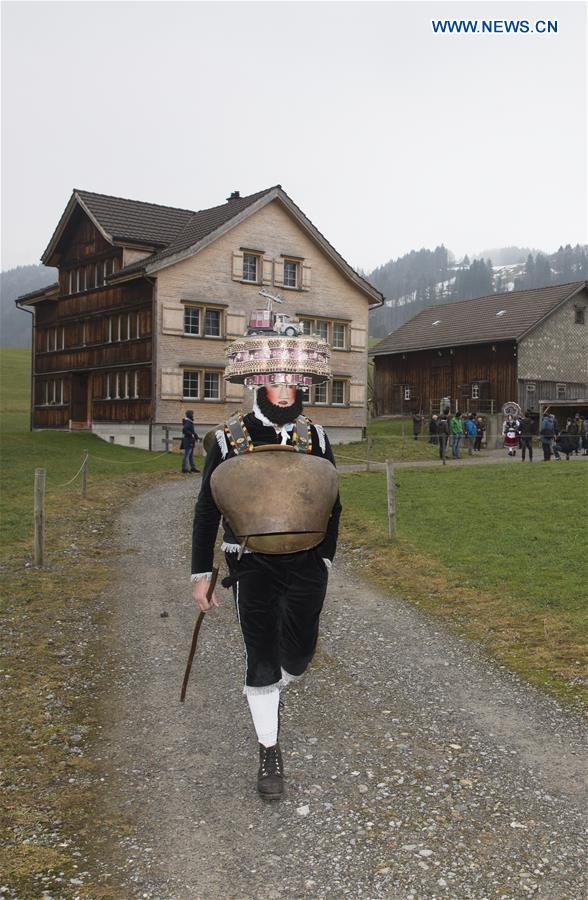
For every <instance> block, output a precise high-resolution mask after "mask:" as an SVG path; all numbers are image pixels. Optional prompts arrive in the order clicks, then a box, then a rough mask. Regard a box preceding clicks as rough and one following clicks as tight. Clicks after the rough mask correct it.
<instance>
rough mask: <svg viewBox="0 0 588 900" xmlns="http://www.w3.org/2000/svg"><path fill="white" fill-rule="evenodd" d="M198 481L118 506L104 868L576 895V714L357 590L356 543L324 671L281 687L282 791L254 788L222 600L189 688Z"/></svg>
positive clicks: (291, 884) (137, 885)
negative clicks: (119, 822)
mask: <svg viewBox="0 0 588 900" xmlns="http://www.w3.org/2000/svg"><path fill="white" fill-rule="evenodd" d="M198 486H199V481H198V479H194V480H192V479H190V480H189V481H186V482H184V481H181V482H180V481H178V482H173V483H168V484H164V485H161V486H158V487H156V488H154V489H152V490H150V491H149V492H148V493H146V494H144V495H143V496H142V497H141V498H140V499H139V500H137V501H135V502H134V503H133V505H132V506H131V507H130V508H129V509H128V510H127V511H126V512H125V514H124V515H123V516H122V518H121V520H120V536H119V537H120V543H121V545H122V546H123V547H126V548H128V552H125V555H124V556H122V557H121V559H120V561H119V563H118V565H117V581H116V584H115V585H113V587H112V589H111V590H110V591H109V594H108V596H107V597H106V598H105V599H106V601H107V603H108V604H110V605H111V606H112V608H113V620H112V629H113V640H114V643H113V646H112V665H113V683H112V697H111V698H110V700H109V705H108V709H109V710H110V712H109V715H110V717H111V718H112V724H111V726H110V727H109V729H108V733H105V734H104V737H103V738H102V739H101V742H100V744H101V745H100V748H99V749H100V750H101V751H102V753H101V755H102V756H103V758H104V759H106V760H107V773H106V777H107V780H108V782H109V784H110V788H109V789H108V794H109V805H110V806H111V807H112V811H113V812H114V813H116V814H117V815H118V814H121V813H122V814H123V815H124V816H126V817H128V819H129V820H130V821H131V822H133V823H134V824H135V828H134V830H133V831H132V832H131V834H130V836H129V837H128V838H125V839H123V840H122V842H121V843H120V845H119V848H118V851H117V853H116V854H115V858H114V859H111V860H109V861H108V866H106V864H104V881H105V882H108V881H109V874H110V875H111V876H116V878H117V880H121V879H122V881H123V883H124V885H125V893H124V896H125V898H126V897H128V898H131V897H133V898H134V897H143V898H158V900H217V898H218V900H220V898H223V900H224V898H229V900H233V898H234V900H254V898H255V900H279V898H287V900H294V898H343V897H352V898H373V900H376V898H403V900H404V898H406V900H435V898H457V900H462V898H463V900H465V898H478V900H482V898H505V900H506V898H508V900H510V898H513V900H515V898H516V900H518V898H524V897H542V898H557V900H580V898H584V897H585V896H586V893H585V891H586V883H585V881H584V880H583V866H584V862H585V859H584V857H583V855H582V854H583V849H582V848H583V845H582V843H581V834H582V831H583V830H584V828H585V825H586V822H585V820H583V809H582V808H583V806H584V800H585V794H584V788H585V781H584V779H585V773H586V771H587V767H586V761H587V760H586V753H585V747H586V740H585V738H586V729H585V726H584V725H583V724H582V723H581V722H580V721H579V720H577V719H575V718H574V717H573V716H572V715H571V714H569V713H567V712H565V711H563V710H562V709H561V708H560V707H559V706H558V704H557V703H556V702H555V701H554V700H551V699H549V698H546V697H544V696H543V695H541V694H540V693H539V692H537V691H535V690H534V689H532V688H530V687H528V686H526V685H525V684H523V683H521V682H520V681H519V680H518V679H517V678H516V677H514V676H512V675H511V674H509V673H508V672H506V671H504V670H501V669H500V668H499V667H498V666H497V665H495V664H494V663H491V662H489V661H488V660H487V659H485V658H484V656H483V654H482V653H481V652H479V651H478V650H477V648H476V646H475V645H472V644H470V643H468V642H466V641H464V640H461V639H459V638H457V637H455V636H452V635H450V634H448V633H446V632H445V631H443V630H442V629H441V627H439V626H438V625H436V624H435V623H432V622H431V621H430V620H427V619H426V618H425V617H424V616H423V615H422V614H421V613H420V612H419V611H418V610H415V609H413V608H411V607H410V606H408V605H407V604H405V603H404V602H403V601H402V600H401V599H399V598H397V597H391V596H387V595H384V594H382V593H378V592H377V591H376V590H374V589H372V588H371V587H369V586H367V584H366V582H365V581H364V580H363V579H362V577H361V568H362V557H361V553H355V554H352V553H349V554H347V556H346V557H345V558H344V554H343V553H341V555H340V556H339V557H338V559H337V561H336V565H335V567H334V569H333V572H332V574H331V584H330V586H329V594H328V598H327V604H326V610H325V613H324V617H323V630H322V640H321V644H320V649H319V653H318V654H317V657H316V661H315V663H314V664H313V670H312V671H311V673H310V675H309V677H308V679H307V680H306V681H305V682H302V684H301V685H299V686H297V687H295V688H293V689H290V691H289V692H288V694H286V695H285V699H286V713H285V717H284V720H283V735H282V745H283V749H284V758H285V766H286V774H287V777H288V782H287V795H286V799H285V800H284V801H283V802H282V803H281V804H277V805H276V804H273V805H272V804H264V803H263V801H261V800H259V799H258V797H257V794H256V791H255V775H256V768H257V762H256V754H257V745H256V741H255V737H254V733H253V730H252V726H251V724H250V721H249V717H248V712H247V707H246V704H245V700H244V698H243V696H242V694H241V686H242V680H243V672H244V663H243V654H242V643H241V638H240V635H239V632H238V629H237V626H236V617H235V613H234V609H233V606H232V603H231V601H230V597H229V593H228V592H223V595H224V601H225V602H224V603H223V604H222V606H221V609H220V610H219V611H217V612H215V613H211V614H209V616H208V617H207V619H206V621H205V623H204V626H203V629H202V632H201V637H200V645H199V648H198V651H197V655H196V659H195V662H194V668H193V671H192V680H191V682H190V685H189V688H188V697H187V701H186V703H185V705H184V706H182V705H181V704H180V703H179V701H178V698H179V690H180V685H181V680H182V675H183V668H184V664H185V660H186V655H187V652H188V647H189V643H190V636H191V631H192V627H193V624H194V620H195V611H194V608H193V606H192V604H191V601H190V599H189V595H190V589H189V586H188V573H189V532H190V528H191V516H192V506H193V500H194V495H195V493H196V491H197V489H198ZM162 612H166V613H168V615H167V616H166V617H161V613H162ZM105 731H106V729H105Z"/></svg>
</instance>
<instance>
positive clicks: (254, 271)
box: [243, 253, 261, 282]
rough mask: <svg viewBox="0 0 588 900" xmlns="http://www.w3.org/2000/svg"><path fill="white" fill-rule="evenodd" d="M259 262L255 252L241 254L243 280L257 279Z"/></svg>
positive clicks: (255, 280) (254, 280)
mask: <svg viewBox="0 0 588 900" xmlns="http://www.w3.org/2000/svg"><path fill="white" fill-rule="evenodd" d="M260 262H261V261H260V259H259V256H258V255H257V254H256V253H244V254H243V281H253V282H258V281H259V271H260V268H261V265H260Z"/></svg>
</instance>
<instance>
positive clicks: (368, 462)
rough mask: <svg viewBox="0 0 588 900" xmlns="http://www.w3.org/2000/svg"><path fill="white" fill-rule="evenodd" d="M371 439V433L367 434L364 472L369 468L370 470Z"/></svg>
mask: <svg viewBox="0 0 588 900" xmlns="http://www.w3.org/2000/svg"><path fill="white" fill-rule="evenodd" d="M372 441H373V437H372V436H371V434H368V439H367V462H366V467H365V470H366V472H369V470H370V462H371V458H372Z"/></svg>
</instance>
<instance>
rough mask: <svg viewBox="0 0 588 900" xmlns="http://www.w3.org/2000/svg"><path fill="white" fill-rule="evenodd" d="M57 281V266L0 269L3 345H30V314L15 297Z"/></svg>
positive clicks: (0, 339) (0, 338)
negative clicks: (21, 307)
mask: <svg viewBox="0 0 588 900" xmlns="http://www.w3.org/2000/svg"><path fill="white" fill-rule="evenodd" d="M55 281H57V269H50V268H48V267H47V266H17V267H16V269H8V270H7V271H6V272H2V273H0V347H30V346H31V316H30V315H29V314H28V313H26V312H23V311H22V310H21V309H17V308H16V306H15V305H14V301H15V300H16V298H17V297H20V296H22V294H28V293H29V292H30V291H36V290H38V288H42V287H45V285H47V284H52V283H53V282H55Z"/></svg>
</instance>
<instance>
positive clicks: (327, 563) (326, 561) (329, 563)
mask: <svg viewBox="0 0 588 900" xmlns="http://www.w3.org/2000/svg"><path fill="white" fill-rule="evenodd" d="M322 559H323V562H324V564H325V566H326V567H327V569H328V571H329V572H330V571H331V569H332V568H333V561H332V560H331V559H327V557H326V556H323V558H322Z"/></svg>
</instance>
